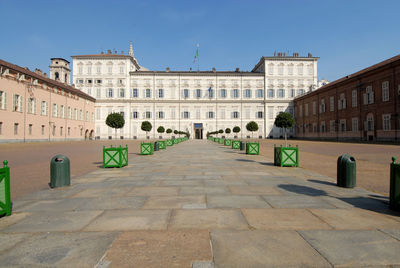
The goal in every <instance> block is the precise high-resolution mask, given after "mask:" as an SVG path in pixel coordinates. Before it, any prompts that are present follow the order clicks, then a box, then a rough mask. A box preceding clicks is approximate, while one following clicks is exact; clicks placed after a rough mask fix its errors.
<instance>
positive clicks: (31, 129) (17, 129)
mask: <svg viewBox="0 0 400 268" xmlns="http://www.w3.org/2000/svg"><path fill="white" fill-rule="evenodd" d="M34 129H36V128H34V126H33V124H28V135H29V136H31V135H34ZM45 129H46V126H45V125H41V126H39V129H38V130H39V131H40V133H41V135H42V136H44V135H45ZM56 130H57V128H56V126H55V125H53V126H52V127H51V133H52V135H53V136H56V133H57V132H56ZM59 131H60V132H59V133H60V136H63V135H65V134H64V127H59ZM18 134H21V133H20V124H19V123H14V135H18ZM66 134H67V136H70V135H71V127H68V128H67V133H66ZM0 135H3V122H0ZM80 135H81V136H82V135H83V129H81V133H80Z"/></svg>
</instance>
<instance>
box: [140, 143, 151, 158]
mask: <svg viewBox="0 0 400 268" xmlns="http://www.w3.org/2000/svg"><path fill="white" fill-rule="evenodd" d="M153 152H154V145H153V143H151V142H142V143H141V144H140V154H141V155H151V154H153Z"/></svg>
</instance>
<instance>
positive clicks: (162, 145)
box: [157, 126, 166, 150]
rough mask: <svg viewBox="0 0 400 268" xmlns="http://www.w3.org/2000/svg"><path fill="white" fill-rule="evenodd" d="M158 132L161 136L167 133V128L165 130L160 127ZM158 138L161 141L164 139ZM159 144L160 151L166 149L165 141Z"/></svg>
mask: <svg viewBox="0 0 400 268" xmlns="http://www.w3.org/2000/svg"><path fill="white" fill-rule="evenodd" d="M157 132H158V133H160V134H162V133H164V132H165V128H164V127H163V126H159V127H158V128H157ZM158 138H159V139H162V136H159V137H158ZM158 144H159V146H158V147H159V149H160V150H162V149H165V148H166V144H165V141H161V140H160V141H158Z"/></svg>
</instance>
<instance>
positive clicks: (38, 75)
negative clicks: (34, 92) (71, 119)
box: [0, 59, 96, 101]
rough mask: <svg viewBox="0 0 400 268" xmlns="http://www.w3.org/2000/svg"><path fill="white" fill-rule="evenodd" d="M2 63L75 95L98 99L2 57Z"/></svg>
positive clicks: (0, 60)
mask: <svg viewBox="0 0 400 268" xmlns="http://www.w3.org/2000/svg"><path fill="white" fill-rule="evenodd" d="M0 65H3V66H5V67H7V68H9V69H12V70H14V71H17V72H20V73H23V74H25V75H28V76H30V77H33V78H36V79H38V80H41V81H44V82H46V83H47V84H50V85H52V86H55V87H59V88H62V89H64V90H65V91H66V92H71V93H73V94H75V95H77V96H80V97H82V98H84V99H87V100H91V101H96V99H95V98H93V97H91V96H89V95H87V94H86V93H83V92H82V91H80V90H79V89H77V88H74V87H71V86H69V85H66V84H63V83H61V82H58V81H55V80H53V79H50V78H48V77H45V76H43V75H40V74H37V73H35V72H32V71H29V70H27V69H25V68H23V67H20V66H18V65H15V64H12V63H9V62H7V61H4V60H2V59H0Z"/></svg>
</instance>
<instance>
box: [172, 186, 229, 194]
mask: <svg viewBox="0 0 400 268" xmlns="http://www.w3.org/2000/svg"><path fill="white" fill-rule="evenodd" d="M228 193H229V190H228V188H226V187H225V186H191V187H186V186H185V187H181V190H180V191H179V194H180V195H199V194H228Z"/></svg>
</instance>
